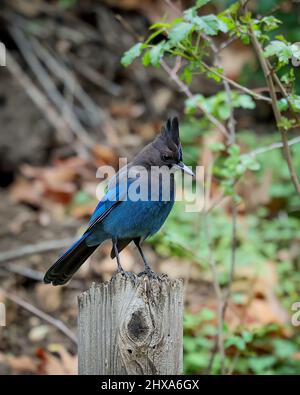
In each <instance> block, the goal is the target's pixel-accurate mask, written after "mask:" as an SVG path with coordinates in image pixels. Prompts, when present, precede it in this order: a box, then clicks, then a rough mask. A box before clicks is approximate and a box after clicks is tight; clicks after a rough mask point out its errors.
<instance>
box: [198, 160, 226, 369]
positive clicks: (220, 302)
mask: <svg viewBox="0 0 300 395" xmlns="http://www.w3.org/2000/svg"><path fill="white" fill-rule="evenodd" d="M211 179H212V166H209V170H208V172H207V182H206V197H205V200H204V206H206V201H208V200H209V196H210V191H211ZM207 214H208V211H207V210H206V208H205V207H204V210H203V229H204V235H205V239H206V243H207V246H208V254H209V256H208V262H209V266H210V268H211V272H212V277H213V286H214V290H215V294H216V297H217V309H218V311H217V316H218V328H217V336H216V344H217V345H218V347H219V352H220V356H221V373H222V374H224V373H225V366H224V362H225V348H224V333H223V293H222V290H221V287H220V284H219V279H218V270H217V265H216V261H215V257H214V254H213V248H212V242H211V234H210V226H209V221H208V215H207ZM214 356H215V347H214V348H213V349H212V356H211V359H210V362H209V366H208V369H207V370H208V372H210V369H211V366H212V364H213V360H214Z"/></svg>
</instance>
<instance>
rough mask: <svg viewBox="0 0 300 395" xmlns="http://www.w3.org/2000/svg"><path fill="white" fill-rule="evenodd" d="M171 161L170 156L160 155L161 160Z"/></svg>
mask: <svg viewBox="0 0 300 395" xmlns="http://www.w3.org/2000/svg"><path fill="white" fill-rule="evenodd" d="M171 159H172V157H171V156H170V155H167V154H162V160H163V161H165V162H166V161H168V160H171Z"/></svg>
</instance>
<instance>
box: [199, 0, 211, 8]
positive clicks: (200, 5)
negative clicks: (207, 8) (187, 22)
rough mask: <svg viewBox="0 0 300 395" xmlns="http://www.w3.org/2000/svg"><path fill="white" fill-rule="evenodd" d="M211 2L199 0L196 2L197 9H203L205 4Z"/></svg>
mask: <svg viewBox="0 0 300 395" xmlns="http://www.w3.org/2000/svg"><path fill="white" fill-rule="evenodd" d="M210 1H211V0H197V1H196V5H195V7H196V8H200V7H203V6H204V5H205V4H207V3H209V2H210Z"/></svg>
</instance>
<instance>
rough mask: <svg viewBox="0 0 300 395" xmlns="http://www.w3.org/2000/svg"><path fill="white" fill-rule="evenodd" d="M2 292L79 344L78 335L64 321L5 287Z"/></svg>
mask: <svg viewBox="0 0 300 395" xmlns="http://www.w3.org/2000/svg"><path fill="white" fill-rule="evenodd" d="M1 292H3V294H4V296H5V298H7V299H8V300H11V301H12V302H14V303H16V304H17V305H19V306H21V307H22V308H23V309H25V310H27V311H29V312H30V313H32V314H34V315H36V316H37V317H39V318H41V319H42V320H44V321H46V322H48V323H49V324H51V325H53V326H54V327H55V328H57V329H58V330H59V331H60V332H62V333H63V334H65V335H66V336H67V337H68V338H69V339H71V340H72V341H73V342H74V343H75V344H77V337H76V335H75V334H74V333H73V332H72V331H71V330H70V329H69V328H68V327H67V326H66V325H65V324H64V323H63V322H62V321H60V320H58V319H56V318H53V317H51V316H50V315H49V314H46V313H45V312H44V311H42V310H40V309H38V308H37V307H35V306H33V305H32V304H30V303H28V302H26V301H25V300H23V299H21V298H20V297H19V296H17V295H14V294H12V293H10V292H7V291H5V290H4V289H3V288H1Z"/></svg>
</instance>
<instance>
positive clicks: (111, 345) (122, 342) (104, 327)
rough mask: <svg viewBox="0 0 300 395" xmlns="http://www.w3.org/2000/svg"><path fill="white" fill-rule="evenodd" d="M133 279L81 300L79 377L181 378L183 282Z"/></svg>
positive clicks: (119, 277)
mask: <svg viewBox="0 0 300 395" xmlns="http://www.w3.org/2000/svg"><path fill="white" fill-rule="evenodd" d="M134 278H135V282H134V281H132V280H131V279H129V278H125V277H124V276H123V275H121V274H117V275H116V276H115V277H113V279H112V280H111V281H110V282H108V283H102V284H98V285H95V284H92V286H91V288H90V289H89V290H88V291H86V292H83V293H82V294H81V295H80V296H79V298H78V304H79V318H78V324H79V334H78V359H79V361H78V362H79V374H94V375H107V374H113V375H118V374H139V375H145V374H150V375H159V374H171V375H176V374H181V373H182V354H183V345H182V336H183V335H182V314H183V282H182V280H175V281H171V280H170V279H169V278H168V277H166V276H160V277H159V278H158V279H149V278H148V277H147V276H141V277H137V276H135V275H134Z"/></svg>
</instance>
